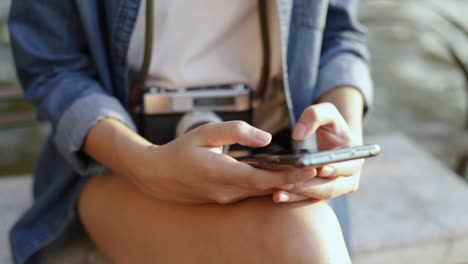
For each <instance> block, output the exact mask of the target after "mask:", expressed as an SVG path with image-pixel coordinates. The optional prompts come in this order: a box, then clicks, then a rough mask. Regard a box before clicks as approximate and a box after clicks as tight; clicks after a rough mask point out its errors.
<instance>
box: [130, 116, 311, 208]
mask: <svg viewBox="0 0 468 264" xmlns="http://www.w3.org/2000/svg"><path fill="white" fill-rule="evenodd" d="M270 141H271V135H270V134H268V133H267V132H264V131H262V130H259V129H257V128H254V127H252V126H250V125H248V124H247V123H245V122H242V121H231V122H222V123H211V124H207V125H203V126H201V127H199V128H197V129H194V130H192V131H190V132H188V133H187V134H185V135H183V136H181V137H179V138H177V139H175V140H174V141H172V142H170V143H168V144H166V145H162V146H151V147H149V148H147V149H146V153H145V154H144V156H145V157H146V158H145V163H143V164H142V166H140V168H141V169H140V170H138V172H137V173H133V175H134V177H133V180H134V182H135V183H136V184H137V185H138V186H139V187H140V189H141V190H143V191H144V192H146V193H148V194H150V195H152V196H154V197H156V198H158V199H161V200H166V201H170V202H179V203H207V202H208V203H209V202H217V203H221V204H226V203H231V202H235V201H238V200H241V199H244V198H247V197H253V196H261V195H267V194H272V193H273V192H275V190H276V187H278V186H283V185H288V184H295V183H297V182H299V181H301V180H307V179H311V178H313V177H314V176H315V175H316V170H315V169H295V170H289V171H267V170H261V169H256V168H253V167H251V166H249V165H247V164H244V163H241V162H238V161H236V160H235V159H233V158H231V157H229V156H227V155H224V154H218V153H216V152H215V151H212V149H213V148H215V147H219V146H223V145H230V144H235V143H238V144H241V145H244V146H250V147H262V146H266V145H268V144H269V143H270Z"/></svg>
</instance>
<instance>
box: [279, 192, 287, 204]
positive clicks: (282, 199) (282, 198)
mask: <svg viewBox="0 0 468 264" xmlns="http://www.w3.org/2000/svg"><path fill="white" fill-rule="evenodd" d="M278 200H279V202H280V203H284V202H287V201H289V193H287V192H280V194H279V199H278Z"/></svg>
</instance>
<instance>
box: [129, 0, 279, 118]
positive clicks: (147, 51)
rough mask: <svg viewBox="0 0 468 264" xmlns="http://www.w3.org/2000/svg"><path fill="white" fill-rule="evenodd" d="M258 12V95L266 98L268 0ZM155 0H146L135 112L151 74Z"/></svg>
mask: <svg viewBox="0 0 468 264" xmlns="http://www.w3.org/2000/svg"><path fill="white" fill-rule="evenodd" d="M258 12H259V18H260V32H261V41H262V46H263V65H262V70H261V75H260V79H259V83H258V87H257V89H258V90H257V92H256V96H257V97H258V98H262V99H263V98H264V96H265V93H266V89H267V84H268V77H269V74H270V45H269V31H268V12H267V6H266V0H259V1H258ZM153 20H154V0H146V20H145V47H144V55H143V64H142V66H141V70H140V73H139V75H138V77H137V78H136V79H135V81H134V82H133V85H132V87H131V90H130V96H129V106H130V109H131V111H132V113H133V114H136V113H138V112H139V109H140V106H141V100H142V96H143V93H144V92H145V89H146V86H145V82H146V79H147V77H148V74H149V68H150V64H151V59H152V53H153V39H154V34H153V33H154V21H153Z"/></svg>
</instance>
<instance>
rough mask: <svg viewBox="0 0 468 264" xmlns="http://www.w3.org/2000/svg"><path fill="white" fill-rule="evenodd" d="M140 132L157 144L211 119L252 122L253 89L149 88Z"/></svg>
mask: <svg viewBox="0 0 468 264" xmlns="http://www.w3.org/2000/svg"><path fill="white" fill-rule="evenodd" d="M141 113H142V115H141V118H140V127H139V129H140V133H141V134H142V135H143V136H144V137H145V138H146V139H148V140H149V141H151V142H152V143H154V144H158V145H161V144H165V143H168V142H169V141H171V140H173V139H174V138H176V137H177V136H179V135H181V134H183V133H185V132H187V131H189V130H191V129H194V128H196V127H198V126H200V125H203V124H206V123H210V122H221V121H231V120H243V121H246V122H248V123H251V119H252V102H251V92H250V90H249V89H248V88H247V87H246V86H245V85H243V84H236V85H224V86H214V87H197V88H187V89H178V90H168V89H162V88H154V87H153V88H149V89H148V91H147V92H146V93H144V94H143V98H142V108H141Z"/></svg>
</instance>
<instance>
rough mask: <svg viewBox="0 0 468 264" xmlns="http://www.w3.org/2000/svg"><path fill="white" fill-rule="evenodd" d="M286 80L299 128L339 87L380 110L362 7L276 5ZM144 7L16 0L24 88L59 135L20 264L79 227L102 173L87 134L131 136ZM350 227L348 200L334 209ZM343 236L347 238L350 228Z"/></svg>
mask: <svg viewBox="0 0 468 264" xmlns="http://www.w3.org/2000/svg"><path fill="white" fill-rule="evenodd" d="M276 1H277V9H278V13H279V18H280V31H281V53H282V54H281V55H282V63H283V65H282V66H283V78H284V80H283V81H284V87H285V94H286V98H287V104H288V108H289V110H290V116H291V119H292V121H293V122H294V121H295V120H296V119H297V118H298V117H299V116H300V114H301V113H302V111H303V109H304V108H305V107H307V106H308V105H310V104H312V103H313V102H314V100H315V98H318V97H319V96H321V95H323V94H325V93H326V92H328V91H329V90H330V89H333V88H334V87H337V86H353V87H356V88H358V89H359V90H360V91H361V92H362V94H363V96H364V98H365V102H366V106H367V105H369V104H370V102H371V100H372V83H371V80H370V77H369V70H368V65H367V61H368V52H367V49H366V47H365V45H364V39H365V35H364V33H363V31H362V28H361V27H360V25H359V24H358V21H357V14H356V13H357V6H358V1H357V0H294V1H291V0H276ZM139 4H140V1H139V0H112V1H78V0H34V1H28V0H14V1H13V3H12V6H11V11H10V16H9V29H10V36H11V42H12V48H13V53H14V58H15V61H16V67H17V73H18V78H19V80H20V82H21V85H22V87H23V88H24V91H25V96H26V98H27V99H28V100H30V101H31V102H33V103H34V104H35V105H36V106H37V108H38V118H39V119H40V120H46V121H48V122H50V123H51V125H52V128H53V129H52V135H51V136H50V138H49V139H48V140H47V141H46V143H45V146H44V148H43V152H42V154H41V156H40V159H39V161H38V163H37V167H36V171H35V179H34V186H33V197H34V204H33V206H32V207H31V208H30V209H29V210H27V211H26V212H25V214H24V215H23V216H22V217H21V218H20V219H19V220H18V222H17V223H16V225H15V226H14V227H13V229H12V230H11V233H10V241H11V247H12V251H13V256H14V259H15V261H16V262H17V263H24V262H27V261H34V260H35V256H36V253H37V252H38V251H39V250H40V249H41V248H43V247H44V246H46V245H47V244H48V243H49V242H50V241H52V240H54V239H56V238H57V237H58V236H59V235H60V234H61V233H62V232H63V231H64V230H65V229H66V228H67V226H68V225H69V224H70V223H71V222H72V220H74V219H76V217H77V214H76V201H77V198H78V197H79V194H80V191H81V189H82V187H83V185H84V184H85V183H86V181H87V180H88V179H89V177H90V176H92V175H96V174H99V173H100V171H101V170H102V167H101V166H99V164H97V163H96V162H95V161H93V160H91V159H90V158H89V157H87V156H86V155H84V154H83V153H82V152H81V151H80V149H81V146H82V144H83V140H84V138H85V136H86V134H87V132H88V130H89V129H90V128H91V127H92V126H93V125H94V124H95V123H96V122H98V121H99V120H100V119H103V118H106V117H113V118H116V119H119V120H121V121H122V122H124V123H125V124H127V125H128V126H129V127H130V128H132V129H135V125H134V123H133V121H132V119H131V118H130V116H129V114H128V112H127V108H128V106H127V101H128V100H127V97H128V92H129V84H130V81H131V80H130V79H129V66H128V62H127V50H128V46H129V41H130V36H131V33H132V30H133V27H134V24H135V20H136V16H137V12H138V7H139ZM335 206H336V207H340V206H341V207H340V208H339V209H336V211H337V213H338V215H339V218H340V220H341V221H342V224H344V225H346V221H344V220H345V219H346V216H345V215H346V208H345V204H344V199H338V200H336V202H335ZM344 229H345V230H347V228H346V226H344Z"/></svg>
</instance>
